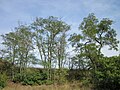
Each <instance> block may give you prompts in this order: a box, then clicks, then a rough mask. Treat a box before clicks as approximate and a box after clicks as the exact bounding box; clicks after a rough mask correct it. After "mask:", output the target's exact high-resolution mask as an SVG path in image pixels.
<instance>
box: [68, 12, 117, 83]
mask: <svg viewBox="0 0 120 90" xmlns="http://www.w3.org/2000/svg"><path fill="white" fill-rule="evenodd" d="M112 24H113V21H112V20H110V19H109V18H103V19H102V20H98V18H96V16H95V15H94V14H93V13H91V14H89V15H88V16H87V17H85V18H84V19H83V21H82V23H81V24H80V25H79V30H80V34H72V35H71V37H70V38H69V40H70V41H71V44H72V46H73V47H75V50H76V51H77V55H82V57H84V59H83V60H87V61H89V62H88V64H87V65H89V67H88V69H91V70H92V71H93V72H92V74H93V79H94V80H93V81H95V82H96V80H97V79H96V78H95V72H96V71H97V70H98V68H99V66H100V64H99V62H100V60H101V58H102V57H103V56H104V54H103V53H102V51H101V50H102V48H103V47H104V46H108V47H109V49H110V50H111V49H113V50H118V43H119V41H118V40H117V39H116V35H117V34H116V31H115V30H114V29H113V28H112Z"/></svg>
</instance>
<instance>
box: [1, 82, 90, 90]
mask: <svg viewBox="0 0 120 90" xmlns="http://www.w3.org/2000/svg"><path fill="white" fill-rule="evenodd" d="M3 90H90V89H89V88H87V87H82V86H81V85H80V84H78V85H77V84H64V85H41V86H23V85H20V84H14V83H9V84H8V86H7V87H5V88H4V89H3Z"/></svg>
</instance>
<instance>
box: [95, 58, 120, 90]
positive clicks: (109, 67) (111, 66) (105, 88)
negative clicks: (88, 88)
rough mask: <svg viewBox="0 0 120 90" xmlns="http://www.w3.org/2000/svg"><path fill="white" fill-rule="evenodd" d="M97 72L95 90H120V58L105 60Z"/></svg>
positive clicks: (101, 62)
mask: <svg viewBox="0 0 120 90" xmlns="http://www.w3.org/2000/svg"><path fill="white" fill-rule="evenodd" d="M99 64H100V66H99V67H98V69H97V71H96V72H95V79H93V80H95V90H119V89H120V65H119V64H120V57H110V58H107V57H106V58H103V59H102V60H101V61H100V62H99Z"/></svg>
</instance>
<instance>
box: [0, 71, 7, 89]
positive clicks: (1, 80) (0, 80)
mask: <svg viewBox="0 0 120 90" xmlns="http://www.w3.org/2000/svg"><path fill="white" fill-rule="evenodd" d="M6 85H7V76H6V74H5V73H3V74H0V89H2V88H4V87H5V86H6Z"/></svg>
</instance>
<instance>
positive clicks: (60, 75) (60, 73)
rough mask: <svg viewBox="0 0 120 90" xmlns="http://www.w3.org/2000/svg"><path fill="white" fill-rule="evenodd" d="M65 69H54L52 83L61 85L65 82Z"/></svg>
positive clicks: (66, 73)
mask: <svg viewBox="0 0 120 90" xmlns="http://www.w3.org/2000/svg"><path fill="white" fill-rule="evenodd" d="M67 75H68V72H67V69H56V71H55V78H54V81H55V82H56V83H58V84H63V83H65V82H66V81H67Z"/></svg>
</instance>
